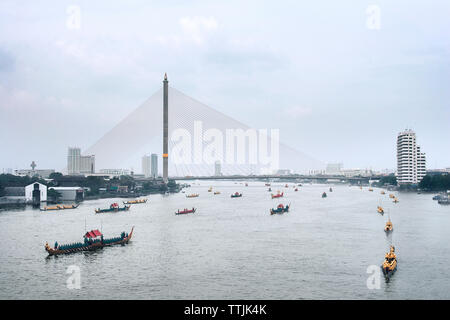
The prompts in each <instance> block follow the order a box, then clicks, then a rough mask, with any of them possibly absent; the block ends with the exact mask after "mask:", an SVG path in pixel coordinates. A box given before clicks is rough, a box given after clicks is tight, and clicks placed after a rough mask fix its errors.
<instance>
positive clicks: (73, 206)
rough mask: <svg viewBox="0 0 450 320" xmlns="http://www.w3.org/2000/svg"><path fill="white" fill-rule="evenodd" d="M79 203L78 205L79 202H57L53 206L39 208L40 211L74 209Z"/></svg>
mask: <svg viewBox="0 0 450 320" xmlns="http://www.w3.org/2000/svg"><path fill="white" fill-rule="evenodd" d="M79 205H80V204H79V203H77V204H69V205H66V204H57V205H55V206H50V207H47V206H45V207H44V208H41V209H40V210H41V211H56V210H66V209H76V208H78V206H79Z"/></svg>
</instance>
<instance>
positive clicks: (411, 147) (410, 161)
mask: <svg viewBox="0 0 450 320" xmlns="http://www.w3.org/2000/svg"><path fill="white" fill-rule="evenodd" d="M426 173H427V171H426V161H425V153H422V152H421V151H420V147H419V146H418V145H417V141H416V133H415V132H414V131H412V130H405V131H403V132H400V133H399V134H398V136H397V181H398V184H400V185H402V184H418V183H419V182H420V181H422V179H423V177H424V176H425V175H426Z"/></svg>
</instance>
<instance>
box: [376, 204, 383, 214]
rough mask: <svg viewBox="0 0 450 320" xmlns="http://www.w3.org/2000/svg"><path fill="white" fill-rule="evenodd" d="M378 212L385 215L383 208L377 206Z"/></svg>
mask: <svg viewBox="0 0 450 320" xmlns="http://www.w3.org/2000/svg"><path fill="white" fill-rule="evenodd" d="M377 212H378V213H381V214H382V215H383V214H384V209H383V208H382V207H381V206H377Z"/></svg>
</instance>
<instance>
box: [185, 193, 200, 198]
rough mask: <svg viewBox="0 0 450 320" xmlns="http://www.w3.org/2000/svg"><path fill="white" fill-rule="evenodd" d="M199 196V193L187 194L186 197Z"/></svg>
mask: <svg viewBox="0 0 450 320" xmlns="http://www.w3.org/2000/svg"><path fill="white" fill-rule="evenodd" d="M198 196H199V194H198V193H192V194H187V195H186V198H197V197H198Z"/></svg>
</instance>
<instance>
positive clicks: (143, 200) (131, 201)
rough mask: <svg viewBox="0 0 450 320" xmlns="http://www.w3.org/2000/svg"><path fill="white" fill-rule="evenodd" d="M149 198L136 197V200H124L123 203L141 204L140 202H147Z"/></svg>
mask: <svg viewBox="0 0 450 320" xmlns="http://www.w3.org/2000/svg"><path fill="white" fill-rule="evenodd" d="M146 202H147V199H136V200H128V201H124V202H123V204H139V203H146Z"/></svg>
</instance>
